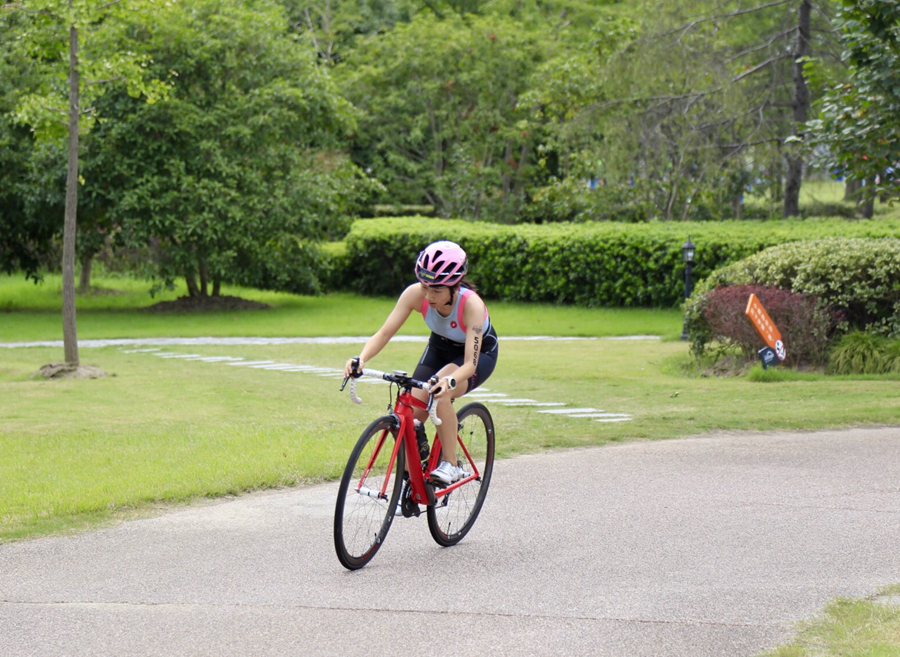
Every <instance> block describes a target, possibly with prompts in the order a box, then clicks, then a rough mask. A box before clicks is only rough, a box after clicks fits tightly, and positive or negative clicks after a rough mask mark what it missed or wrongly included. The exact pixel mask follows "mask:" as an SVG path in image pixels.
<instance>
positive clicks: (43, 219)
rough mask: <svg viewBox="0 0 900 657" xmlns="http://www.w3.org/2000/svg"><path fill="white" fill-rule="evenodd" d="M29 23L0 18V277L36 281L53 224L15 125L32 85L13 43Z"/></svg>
mask: <svg viewBox="0 0 900 657" xmlns="http://www.w3.org/2000/svg"><path fill="white" fill-rule="evenodd" d="M30 22H31V18H30V17H29V16H27V15H25V14H22V13H19V12H0V271H2V272H4V273H7V274H12V273H18V272H22V273H24V274H25V277H26V278H29V279H33V280H35V281H38V280H39V279H40V273H41V271H42V270H43V269H44V268H45V267H46V266H47V265H48V264H49V263H50V262H51V261H52V259H53V258H54V257H55V252H54V249H53V238H54V236H55V235H56V234H57V232H58V231H57V223H58V222H56V221H53V219H52V216H51V215H50V213H48V212H47V209H48V208H47V206H48V203H46V197H45V196H44V195H43V193H42V191H43V190H42V189H41V188H40V187H39V186H36V185H34V184H33V179H32V176H31V175H30V172H31V171H32V170H33V169H32V166H31V163H32V162H33V160H34V157H35V150H36V146H35V144H34V140H33V139H32V136H31V131H30V130H29V129H28V127H27V126H25V125H23V124H21V123H20V122H18V121H16V120H15V109H16V107H17V105H18V101H19V98H20V97H21V96H22V94H23V93H29V92H32V91H34V89H35V88H36V85H37V84H38V78H37V75H36V74H35V73H34V72H33V71H32V70H31V68H30V66H29V58H28V54H27V52H25V51H24V49H23V48H21V43H20V42H19V40H18V39H16V38H15V35H16V34H17V33H18V31H19V30H20V29H24V28H25V26H27V25H28V24H29V23H30Z"/></svg>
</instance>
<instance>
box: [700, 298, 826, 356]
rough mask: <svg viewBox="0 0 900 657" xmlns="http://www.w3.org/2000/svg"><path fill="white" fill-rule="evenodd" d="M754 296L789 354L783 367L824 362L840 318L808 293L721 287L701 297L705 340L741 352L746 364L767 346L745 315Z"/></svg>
mask: <svg viewBox="0 0 900 657" xmlns="http://www.w3.org/2000/svg"><path fill="white" fill-rule="evenodd" d="M751 294H755V295H756V296H757V298H758V299H759V300H760V302H761V303H762V305H763V306H764V307H765V309H766V312H768V314H769V317H771V318H772V321H773V322H774V323H775V325H776V326H777V327H778V330H779V331H780V333H781V337H782V340H783V341H784V345H785V349H786V351H787V360H786V362H787V364H790V365H800V364H811V365H821V364H824V363H825V362H826V358H827V355H826V349H827V347H828V341H829V338H830V336H831V335H832V333H833V332H834V329H835V327H836V326H837V325H838V323H839V321H840V316H839V315H838V314H837V313H834V312H832V311H830V310H828V309H826V308H822V307H820V305H819V303H818V299H816V297H814V296H810V295H808V294H796V293H793V292H789V291H788V290H782V289H779V288H775V287H763V286H760V285H736V286H731V287H720V288H716V289H715V290H712V291H711V292H709V293H708V294H706V295H704V297H703V301H702V303H701V305H700V312H701V313H702V316H703V320H704V322H705V325H706V331H707V334H708V335H707V338H708V339H709V340H711V341H715V342H717V343H718V344H719V345H721V346H722V347H723V348H725V349H728V348H730V347H732V346H737V347H740V349H741V351H742V352H743V354H744V356H745V357H746V358H747V359H748V360H749V359H752V358H755V357H756V351H757V350H758V349H759V348H761V347H762V346H764V344H765V342H764V341H763V339H762V338H761V337H760V336H759V333H757V331H756V328H755V327H754V326H753V324H752V322H751V321H750V319H749V318H748V317H747V316H746V314H745V311H746V308H747V302H748V300H749V299H750V295H751Z"/></svg>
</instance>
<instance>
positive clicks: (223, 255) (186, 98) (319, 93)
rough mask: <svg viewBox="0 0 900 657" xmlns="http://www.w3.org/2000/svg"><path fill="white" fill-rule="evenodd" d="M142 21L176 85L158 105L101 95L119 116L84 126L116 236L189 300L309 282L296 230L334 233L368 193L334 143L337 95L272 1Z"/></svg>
mask: <svg viewBox="0 0 900 657" xmlns="http://www.w3.org/2000/svg"><path fill="white" fill-rule="evenodd" d="M141 18H142V17H140V16H137V17H135V21H136V22H135V24H134V25H133V31H134V33H135V34H137V35H140V38H139V41H140V43H139V46H140V47H141V48H142V49H143V50H144V51H145V52H148V53H150V54H151V55H152V57H153V62H154V64H153V66H154V68H155V69H156V70H157V71H158V72H159V73H160V75H168V76H170V80H171V84H172V91H171V93H170V95H169V97H168V98H166V99H164V100H161V101H160V102H157V103H155V104H143V103H136V102H134V101H133V100H132V99H131V98H129V97H128V96H127V95H118V96H115V97H114V98H110V99H109V101H108V103H107V104H106V105H105V107H104V110H105V111H106V113H107V114H108V115H109V116H112V117H114V118H115V120H114V121H110V122H108V123H105V124H103V125H101V126H100V127H99V128H98V130H97V133H96V134H95V135H94V138H93V140H92V142H91V150H90V155H89V158H87V160H89V162H88V165H87V166H86V174H85V177H86V179H87V183H86V184H87V186H88V187H91V188H92V189H95V190H98V191H99V192H100V193H105V194H107V195H108V198H107V203H108V207H109V212H110V214H111V216H112V217H113V219H114V220H115V221H116V222H117V223H118V225H119V226H120V227H121V232H120V234H119V239H120V240H121V241H122V242H124V243H125V244H127V245H129V246H133V247H136V248H143V247H145V246H147V245H155V252H156V259H155V260H154V262H153V263H152V264H153V265H154V267H155V271H156V274H157V276H158V277H159V278H160V280H161V281H162V282H163V283H164V284H171V281H172V280H173V279H174V278H176V277H178V276H185V277H187V279H188V281H189V283H190V282H192V281H194V282H195V285H196V289H194V288H191V287H190V286H189V289H190V290H191V293H192V295H193V294H195V293H198V294H205V293H207V290H206V284H207V283H208V282H211V283H213V284H214V286H215V284H216V283H217V282H219V281H227V280H240V281H242V282H245V283H248V284H250V283H252V284H259V285H261V286H264V287H272V286H278V285H285V286H286V289H291V290H295V291H300V290H302V291H312V290H314V289H316V287H317V285H316V284H315V281H314V277H313V276H312V274H311V272H312V269H311V264H312V262H314V259H313V260H310V258H309V257H307V255H308V254H309V253H310V252H309V251H305V250H303V249H301V248H300V247H299V246H298V243H297V238H298V237H304V238H309V239H321V238H325V237H339V236H341V235H342V234H343V233H344V232H345V231H346V229H347V223H346V219H345V217H347V216H348V215H352V214H354V213H355V212H356V211H358V209H359V207H360V204H361V201H362V199H363V198H365V196H366V195H367V194H368V193H369V192H370V191H371V190H372V183H371V181H370V180H369V179H368V177H366V176H364V175H362V174H361V172H359V170H358V169H357V168H356V167H354V166H353V165H352V164H351V163H350V162H349V161H348V160H347V158H346V157H344V156H342V155H341V154H340V153H339V152H338V151H335V150H333V149H334V147H335V146H337V145H338V142H339V136H340V134H341V133H342V131H344V130H346V129H348V128H349V127H350V125H351V123H350V115H349V108H348V106H347V104H346V102H344V101H343V100H342V99H340V98H339V97H338V95H337V93H336V90H335V89H334V87H333V85H332V83H331V81H330V79H329V77H328V75H327V73H326V72H325V71H324V70H323V69H321V68H320V67H318V66H317V64H316V62H315V60H314V58H313V53H312V52H311V51H309V50H308V49H306V48H303V47H301V46H299V45H298V44H297V43H296V41H295V40H294V39H293V38H291V36H290V35H289V33H288V26H287V21H286V18H285V16H284V14H283V11H282V9H281V8H280V7H279V6H278V5H277V4H275V3H274V2H268V1H267V0H260V1H259V2H254V3H252V4H250V5H236V4H225V5H223V4H221V3H219V2H215V1H213V0H211V1H207V0H194V1H192V2H191V3H190V4H189V5H184V4H180V3H178V4H171V5H166V6H165V7H160V8H159V9H158V10H157V13H156V14H155V16H154V18H153V21H152V22H143V20H141ZM282 267H287V268H291V269H294V271H290V272H282V271H279V270H280V269H281V268H282ZM198 277H199V285H197V284H196V281H197V279H198ZM214 291H215V289H214Z"/></svg>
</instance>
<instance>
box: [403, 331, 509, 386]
mask: <svg viewBox="0 0 900 657" xmlns="http://www.w3.org/2000/svg"><path fill="white" fill-rule="evenodd" d="M498 351H499V343H498V341H497V334H496V333H495V332H494V327H493V326H492V327H491V328H489V329H488V331H487V333H485V335H484V342H483V343H482V349H481V354H480V355H479V356H478V366H477V367H476V368H475V374H473V375H472V376H471V377H469V387H468V389H467V390H466V392H472V391H473V390H475V388H477V387H478V386H480V385H481V384H482V383H484V382H485V381H487V380H488V377H490V375H491V374H492V373H493V371H494V367H496V366H497V352H498ZM465 357H466V345H464V344H461V343H459V342H453V341H452V340H448V339H447V338H445V337H442V336H440V335H438V334H437V333H432V334H431V337H430V338H428V346H427V347H425V351H424V352H423V353H422V357H421V358H420V359H419V364H418V365H416V371H415V372H413V378H414V379H417V380H418V381H427V380H428V379H430V378H431V377H432V376H433V375H434V374H435V373H436V372H438V370H441V369H443V367H444V366H445V365H449V364H450V363H453V364H454V365H456V366H457V367H459V366H461V365H462V364H463V360H465Z"/></svg>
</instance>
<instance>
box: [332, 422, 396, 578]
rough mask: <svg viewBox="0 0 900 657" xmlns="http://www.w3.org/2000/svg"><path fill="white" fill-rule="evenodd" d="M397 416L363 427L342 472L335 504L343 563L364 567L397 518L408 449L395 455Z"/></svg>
mask: <svg viewBox="0 0 900 657" xmlns="http://www.w3.org/2000/svg"><path fill="white" fill-rule="evenodd" d="M398 429H399V427H398V426H397V421H396V418H393V417H391V416H389V415H386V416H384V417H382V418H379V419H377V420H375V421H374V422H372V424H370V425H369V426H368V427H366V430H365V431H363V433H362V435H361V436H360V437H359V440H358V441H357V442H356V446H355V447H354V448H353V452H352V453H351V454H350V460H349V461H348V462H347V467H346V468H345V469H344V476H343V477H341V485H340V488H339V489H338V498H337V504H336V505H335V509H334V548H335V550H336V551H337V556H338V559H339V560H340V562H341V564H342V565H343V566H344V567H345V568H348V569H350V570H356V569H358V568H362V567H363V566H365V565H366V564H367V563H369V561H371V560H372V557H374V556H375V553H376V552H378V549H379V548H380V547H381V544H382V543H383V542H384V538H385V536H387V533H388V530H389V529H390V528H391V523H392V522H393V521H394V509H395V508H396V507H397V501H398V500H399V498H400V487H401V484H402V481H403V477H402V476H398V475H397V473H398V472H399V473H402V472H403V464H404V460H405V455H404V453H403V450H402V449H400V450H398V451H397V459H396V461H395V462H394V463H393V465H391V462H390V461H391V456H392V455H393V453H394V445H395V443H396V440H397V432H398Z"/></svg>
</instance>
